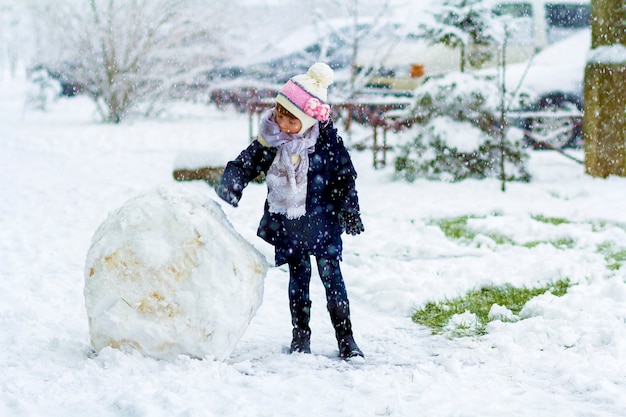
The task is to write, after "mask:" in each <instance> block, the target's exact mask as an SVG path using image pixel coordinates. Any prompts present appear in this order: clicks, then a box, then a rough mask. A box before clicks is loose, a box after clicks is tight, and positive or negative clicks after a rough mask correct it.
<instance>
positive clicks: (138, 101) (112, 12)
mask: <svg viewBox="0 0 626 417" xmlns="http://www.w3.org/2000/svg"><path fill="white" fill-rule="evenodd" d="M226 4H227V3H226V2H220V1H219V0H71V1H63V2H56V1H50V2H49V3H48V4H47V5H46V6H45V7H44V9H43V10H41V11H40V16H41V17H42V18H43V31H44V33H46V36H45V40H46V42H45V43H43V44H41V45H40V49H41V54H40V58H41V59H43V62H42V63H43V64H44V65H46V66H48V67H52V68H57V69H58V71H59V72H61V73H62V76H63V78H65V79H67V80H70V81H72V82H73V83H76V84H78V85H80V86H81V88H83V89H84V91H85V92H86V93H87V94H89V96H90V97H91V98H92V99H93V100H94V102H95V103H96V104H97V108H98V111H99V112H100V114H101V115H102V117H103V120H105V121H107V122H111V123H119V122H120V121H121V120H122V119H124V117H126V116H127V114H128V112H129V111H130V110H133V109H138V108H139V107H142V106H143V110H144V111H150V110H153V109H154V108H155V106H156V105H157V104H158V103H161V102H162V100H163V99H164V98H167V97H168V96H169V95H171V94H172V92H173V91H175V90H177V89H179V90H180V89H181V88H184V87H185V86H188V85H189V84H193V83H194V82H197V81H198V80H199V79H201V78H202V75H203V74H204V73H206V71H208V70H210V69H211V68H213V67H214V65H215V63H216V61H217V60H219V59H221V58H223V57H224V56H225V54H226V50H225V48H224V39H225V33H226V24H227V21H226V16H227V14H226V13H225V9H224V8H225V7H228V6H226Z"/></svg>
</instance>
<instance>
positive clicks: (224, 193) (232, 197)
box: [213, 185, 241, 207]
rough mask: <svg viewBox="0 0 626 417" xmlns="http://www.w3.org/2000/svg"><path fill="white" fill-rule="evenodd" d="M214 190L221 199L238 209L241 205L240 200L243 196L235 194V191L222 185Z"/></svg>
mask: <svg viewBox="0 0 626 417" xmlns="http://www.w3.org/2000/svg"><path fill="white" fill-rule="evenodd" d="M213 189H214V190H215V192H216V193H217V195H218V196H219V198H221V199H222V200H224V201H226V202H227V203H228V204H230V205H231V206H233V207H237V205H238V204H239V199H240V198H241V195H237V194H235V193H234V192H233V191H231V190H229V189H228V188H226V187H224V186H222V185H216V186H215V187H213Z"/></svg>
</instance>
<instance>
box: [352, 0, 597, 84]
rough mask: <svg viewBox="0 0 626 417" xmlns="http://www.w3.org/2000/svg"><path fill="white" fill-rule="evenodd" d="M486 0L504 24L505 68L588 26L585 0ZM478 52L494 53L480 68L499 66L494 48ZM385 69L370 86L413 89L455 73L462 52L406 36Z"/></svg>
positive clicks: (588, 13)
mask: <svg viewBox="0 0 626 417" xmlns="http://www.w3.org/2000/svg"><path fill="white" fill-rule="evenodd" d="M485 1H486V4H487V6H488V7H489V8H490V9H491V12H492V15H493V16H494V17H495V18H499V19H502V20H505V21H506V22H507V29H508V37H507V41H506V61H507V63H508V64H514V63H518V62H524V61H526V60H528V59H529V58H530V57H531V56H533V55H534V54H535V53H536V51H539V50H542V49H544V48H546V47H548V46H549V45H551V44H553V43H556V42H558V41H560V40H562V39H565V38H567V37H568V36H570V35H572V34H574V33H576V32H578V31H580V30H582V29H585V28H588V27H589V19H590V4H589V0H485ZM476 49H477V50H478V49H480V50H481V51H483V52H484V51H488V52H490V53H491V55H492V58H491V59H490V60H487V61H486V62H484V63H483V64H482V65H481V67H480V68H490V67H495V66H496V65H497V59H498V58H497V57H498V46H496V45H494V46H489V47H480V48H478V47H477V48H476ZM363 57H365V55H364V56H363ZM383 65H384V67H385V68H387V73H388V74H387V75H386V76H383V77H375V78H374V79H372V80H371V81H370V85H372V86H378V87H386V88H390V89H414V88H416V87H417V86H418V85H419V84H420V83H421V82H422V81H423V79H424V78H425V77H427V76H429V75H436V74H440V73H444V72H448V71H458V70H459V69H460V67H461V50H460V49H459V48H450V47H448V46H445V45H443V44H436V45H430V44H429V43H428V42H427V41H426V40H425V39H423V38H422V37H420V36H419V35H415V36H408V37H407V38H405V39H403V40H402V41H401V42H400V43H399V44H398V45H396V46H395V47H394V49H393V51H392V52H391V53H390V54H388V55H387V56H386V57H385V59H384V61H383ZM474 69H479V68H474Z"/></svg>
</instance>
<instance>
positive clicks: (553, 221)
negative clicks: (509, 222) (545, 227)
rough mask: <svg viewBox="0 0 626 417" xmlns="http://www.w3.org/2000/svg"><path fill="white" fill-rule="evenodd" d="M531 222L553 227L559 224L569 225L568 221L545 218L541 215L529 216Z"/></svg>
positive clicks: (560, 218) (557, 218) (559, 218)
mask: <svg viewBox="0 0 626 417" xmlns="http://www.w3.org/2000/svg"><path fill="white" fill-rule="evenodd" d="M530 217H531V218H532V219H533V220H537V221H538V222H541V223H546V224H553V225H555V226H558V225H560V224H569V223H571V222H570V221H569V220H567V219H564V218H562V217H546V216H544V215H542V214H536V215H532V216H530Z"/></svg>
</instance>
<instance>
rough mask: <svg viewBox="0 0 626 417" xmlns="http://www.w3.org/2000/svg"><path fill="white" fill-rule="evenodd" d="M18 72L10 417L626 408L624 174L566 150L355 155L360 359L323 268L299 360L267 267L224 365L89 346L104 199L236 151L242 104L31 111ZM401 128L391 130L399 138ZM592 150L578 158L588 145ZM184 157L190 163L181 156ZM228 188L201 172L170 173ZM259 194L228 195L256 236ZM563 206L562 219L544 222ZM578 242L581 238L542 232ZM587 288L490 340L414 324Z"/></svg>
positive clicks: (7, 148)
mask: <svg viewBox="0 0 626 417" xmlns="http://www.w3.org/2000/svg"><path fill="white" fill-rule="evenodd" d="M24 103H25V96H24V85H23V83H22V82H21V81H19V80H11V79H3V80H0V195H1V196H2V198H1V199H0V260H1V262H0V326H1V329H2V331H1V332H0V416H2V417H4V416H7V417H8V416H11V417H13V416H28V417H33V416H45V417H57V416H58V417H84V416H90V417H100V416H102V417H105V416H106V417H109V416H145V417H158V416H168V417H172V416H189V417H195V416H272V417H278V416H289V417H292V416H342V417H347V416H359V417H363V416H421V415H423V416H431V417H434V416H476V417H489V416H494V417H496V416H497V417H501V416H516V417H541V416H545V417H554V416H594V417H595V416H597V417H605V416H622V415H623V413H624V410H626V397H625V396H624V392H625V390H626V284H625V282H624V281H625V278H626V273H625V272H624V271H625V270H626V267H622V269H621V270H617V271H611V270H609V269H608V268H607V263H606V261H605V259H604V257H603V255H602V254H600V253H599V252H598V250H597V247H598V245H599V244H605V245H606V244H610V245H612V246H613V247H614V248H615V249H616V250H624V249H625V248H626V210H625V207H624V205H625V200H624V190H625V189H626V178H609V179H594V178H590V177H588V176H585V175H584V173H583V168H582V166H580V165H578V164H576V163H575V162H572V161H571V160H569V159H566V158H564V157H563V156H560V155H558V154H555V153H552V152H533V154H532V159H531V161H530V170H531V172H532V174H533V175H534V181H533V182H531V183H529V184H507V191H506V192H502V191H500V183H499V182H498V181H495V180H488V181H465V182H462V183H457V184H448V183H440V182H428V181H416V182H415V183H412V184H408V183H405V182H395V181H393V180H392V177H393V172H392V171H391V170H390V169H383V170H373V169H372V168H371V155H370V154H369V152H361V153H360V152H356V151H354V152H353V153H352V155H353V158H354V161H355V165H356V166H357V170H358V171H359V174H360V177H359V180H358V182H357V187H358V190H359V193H360V199H361V207H362V211H363V219H364V222H365V227H366V233H364V234H362V235H360V236H356V237H352V236H348V237H346V238H345V253H344V258H345V259H344V262H343V264H342V268H343V271H344V275H345V280H346V283H347V287H348V292H349V295H350V300H351V305H352V313H353V314H352V315H353V324H354V329H355V336H356V340H357V342H358V343H359V345H360V347H361V348H362V349H363V351H364V353H365V355H366V358H365V360H364V361H360V360H357V361H354V362H345V361H340V360H338V359H337V358H336V352H337V350H336V342H335V340H334V337H333V335H332V331H331V325H330V321H329V319H328V315H327V313H326V311H325V301H324V295H323V290H322V286H321V283H320V281H319V279H318V278H317V276H315V275H314V277H313V285H312V291H313V293H312V297H313V318H312V329H313V340H312V350H313V354H312V355H300V354H298V355H287V354H284V353H282V351H283V348H284V347H285V346H286V345H287V344H288V343H289V341H290V331H291V328H290V318H289V311H288V305H287V281H288V273H287V270H286V269H285V268H284V267H281V268H275V267H273V268H270V271H269V272H268V276H267V278H266V282H265V294H264V301H263V304H262V306H261V307H260V309H259V310H258V312H257V315H256V316H255V318H254V319H253V320H252V323H251V324H250V326H249V328H248V330H247V331H246V333H245V334H244V336H243V338H242V339H241V340H240V341H239V343H238V344H237V346H236V347H235V350H234V352H233V354H232V355H231V356H230V358H229V359H227V360H226V361H223V362H222V361H213V360H195V359H190V358H188V357H179V358H178V359H176V360H174V361H158V360H155V359H150V358H146V357H143V356H141V355H140V354H138V353H134V354H133V353H123V352H121V351H119V350H116V349H112V348H105V349H104V350H102V351H101V352H100V353H99V354H97V355H96V354H93V353H92V349H91V346H90V342H89V331H88V325H87V315H86V310H85V305H84V297H83V282H84V281H83V269H84V267H85V258H86V254H87V251H88V249H89V245H90V240H91V238H92V236H93V234H94V232H95V230H96V228H97V227H98V225H99V224H100V223H101V222H102V221H103V220H104V219H105V218H106V216H107V214H108V213H109V212H110V211H113V210H115V209H117V208H118V207H120V206H121V205H122V204H123V203H124V202H126V201H127V200H129V199H130V198H131V197H134V196H135V195H137V194H139V193H141V192H144V191H146V190H148V189H151V188H153V187H156V186H160V185H168V186H176V185H175V181H174V180H173V178H172V169H173V166H174V164H175V163H180V159H179V158H180V155H181V154H182V155H185V154H189V153H197V154H203V153H204V154H207V155H208V156H207V158H208V159H221V160H225V159H228V158H233V157H235V156H236V155H237V153H238V152H239V151H240V149H242V148H243V147H244V146H246V143H247V140H248V139H247V134H248V124H247V117H246V116H245V115H236V114H231V113H220V112H218V111H216V110H213V109H210V108H199V107H193V108H181V109H177V110H176V111H172V112H171V113H170V114H168V115H166V116H164V117H163V118H162V119H160V120H152V121H145V120H134V121H133V120H130V121H129V122H128V123H124V124H122V125H118V126H111V125H103V124H100V123H98V122H97V117H96V115H95V113H94V111H93V106H92V105H91V104H90V103H89V102H88V101H85V100H84V99H82V98H76V99H72V100H65V101H60V102H58V103H56V104H55V105H54V106H52V108H51V109H50V111H49V112H47V113H42V112H36V111H31V110H25V108H24ZM391 140H393V138H392V139H391ZM577 156H579V157H582V153H581V152H578V155H577ZM176 161H178V162H176ZM176 184H177V186H180V187H183V188H185V189H186V190H190V191H194V192H198V193H202V194H205V195H206V198H207V199H208V198H211V199H216V200H217V197H216V196H215V194H214V192H213V190H212V189H211V188H209V187H207V186H206V185H205V184H203V183H198V182H195V183H194V182H190V183H176ZM264 197H265V188H264V186H263V185H250V186H249V188H248V189H247V190H246V192H245V193H244V197H243V199H242V201H241V204H240V207H239V208H237V209H235V208H232V207H228V206H225V205H224V204H222V207H223V209H224V211H225V212H226V214H227V215H228V217H229V219H230V220H231V221H232V223H233V225H234V226H235V228H236V229H237V230H238V231H239V233H241V234H242V235H243V236H244V237H245V238H246V239H247V240H248V241H250V242H251V243H253V244H254V245H255V246H256V247H257V249H259V250H260V251H261V252H262V253H263V254H264V255H265V256H266V257H267V258H268V259H269V260H270V261H272V260H273V251H272V248H271V247H270V246H268V245H267V244H265V243H264V242H263V241H261V239H259V238H257V237H256V235H255V232H256V227H257V224H258V220H259V219H260V216H261V213H262V207H263V202H264ZM468 214H470V215H476V218H475V219H473V220H471V222H470V226H471V227H473V228H474V229H476V230H479V231H482V232H484V233H485V234H484V235H479V236H478V237H476V239H475V240H474V241H473V242H458V241H453V240H449V239H447V238H446V237H445V236H444V235H443V233H442V232H441V230H440V229H439V228H437V227H436V226H433V225H430V221H431V220H432V219H437V218H444V217H455V216H460V215H468ZM538 215H543V216H548V217H561V218H565V219H568V220H569V221H570V223H567V224H562V225H558V226H555V225H550V224H546V223H542V222H539V221H537V220H533V218H531V216H538ZM494 232H495V233H498V234H503V235H506V236H508V237H510V238H511V239H513V240H514V241H515V242H519V243H524V242H530V241H537V240H540V241H545V242H548V241H556V240H559V239H569V240H570V241H571V242H573V244H572V248H570V249H567V248H565V249H556V248H555V247H554V246H552V245H550V244H542V245H538V246H535V247H533V248H531V249H529V248H527V247H524V246H521V245H496V244H495V243H494V242H493V241H491V240H490V239H489V238H488V237H487V236H486V235H487V234H488V233H494ZM560 278H569V279H570V280H571V281H572V282H573V283H575V284H576V285H574V286H573V287H571V288H570V290H569V292H568V293H567V294H566V295H565V296H563V297H561V298H556V297H553V296H551V295H549V294H546V295H544V296H541V297H538V298H537V299H535V300H532V301H531V302H530V303H529V304H528V305H527V308H526V310H525V316H526V317H527V318H526V319H525V320H522V321H519V322H516V323H502V322H493V323H492V324H491V325H490V326H489V327H488V334H487V335H486V336H484V337H480V338H476V337H470V338H462V339H448V338H446V337H443V336H433V335H431V333H430V331H429V329H427V328H424V327H421V326H419V325H417V324H415V323H413V322H412V321H411V319H410V315H411V313H412V311H413V309H414V308H416V307H420V306H423V305H424V304H425V303H426V302H428V301H429V300H443V299H444V298H445V297H454V296H457V295H461V294H464V293H465V292H466V291H468V290H470V289H472V288H477V287H479V286H482V285H485V284H504V283H511V284H514V285H520V286H521V285H528V286H535V285H539V284H545V283H547V282H551V281H556V280H558V279H560Z"/></svg>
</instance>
